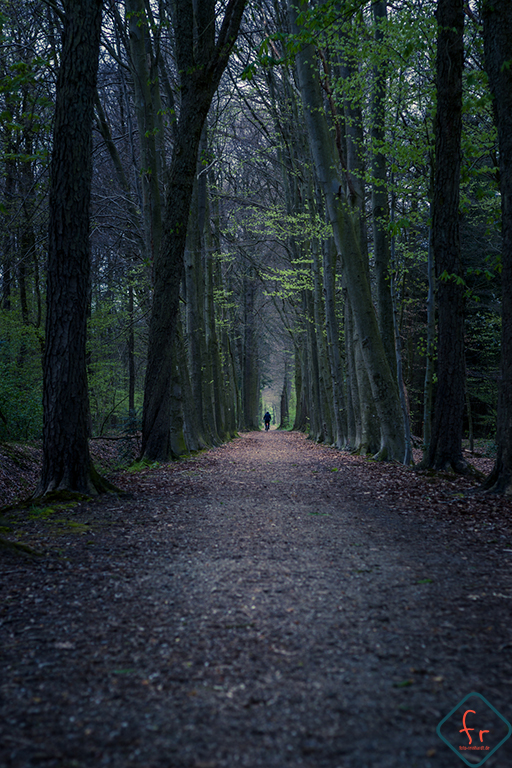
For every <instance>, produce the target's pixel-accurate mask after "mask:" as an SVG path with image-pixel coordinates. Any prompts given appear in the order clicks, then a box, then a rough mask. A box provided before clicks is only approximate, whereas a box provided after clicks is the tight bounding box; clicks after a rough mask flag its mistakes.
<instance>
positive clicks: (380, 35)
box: [371, 0, 396, 376]
mask: <svg viewBox="0 0 512 768" xmlns="http://www.w3.org/2000/svg"><path fill="white" fill-rule="evenodd" d="M372 9H373V17H374V23H375V33H374V38H375V42H376V43H377V45H378V46H379V45H382V43H383V40H384V35H385V31H384V25H385V24H386V22H387V2H386V0H378V2H375V3H373V5H372ZM381 55H382V54H381V51H377V56H379V63H378V64H377V65H376V66H375V67H374V70H373V94H372V131H371V133H372V225H373V257H374V260H375V288H376V291H375V298H376V304H377V318H378V322H379V331H380V335H381V338H382V343H383V345H384V350H385V352H386V357H387V359H388V363H389V367H390V370H391V373H392V375H393V376H395V374H396V353H395V333H394V326H393V304H392V301H391V288H390V283H391V275H390V269H389V267H390V247H389V233H388V223H389V204H388V184H387V181H388V180H387V160H386V155H385V154H384V150H383V144H384V140H385V137H386V134H385V121H386V78H387V68H388V63H387V61H385V60H383V59H381V58H380V57H381Z"/></svg>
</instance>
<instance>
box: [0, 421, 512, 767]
mask: <svg viewBox="0 0 512 768" xmlns="http://www.w3.org/2000/svg"><path fill="white" fill-rule="evenodd" d="M358 466H359V469H357V468H356V467H355V466H354V465H353V464H352V463H351V461H350V457H347V456H346V455H344V454H341V453H339V452H336V451H333V450H331V449H329V448H326V447H322V446H317V445H314V444H313V443H311V442H309V441H307V440H306V439H305V438H304V436H303V435H300V434H296V433H292V434H288V433H279V432H276V431H271V432H269V433H264V432H261V433H250V434H248V435H243V436H242V437H241V438H240V439H238V440H235V441H233V442H232V443H229V444H227V445H224V446H221V447H220V448H218V449H215V450H213V451H209V452H207V453H206V454H204V455H202V456H200V457H198V458H196V459H193V460H191V461H188V462H180V463H178V464H175V465H169V467H162V468H160V469H157V470H155V471H147V472H145V473H142V474H141V475H138V476H134V478H133V479H132V480H131V481H130V482H131V484H132V490H134V491H135V496H134V498H133V499H128V500H117V501H115V502H113V501H112V500H111V499H101V500H98V501H97V502H93V503H91V504H89V505H84V506H83V507H82V508H81V509H80V510H79V511H78V512H75V511H74V512H73V515H74V517H73V519H74V520H75V521H76V520H81V521H82V523H76V525H80V524H82V527H83V530H80V529H77V532H76V533H72V532H70V531H72V529H70V528H69V527H68V528H67V529H65V526H64V529H65V532H63V533H61V538H60V541H61V554H62V555H63V556H64V557H65V558H66V560H65V561H64V564H62V562H63V561H62V560H60V559H57V558H55V557H53V558H50V559H47V560H45V561H44V562H37V563H34V564H32V563H29V564H25V563H24V562H23V563H21V564H20V562H19V561H17V560H16V561H14V560H13V561H12V563H11V562H7V563H6V565H5V567H3V568H2V571H3V576H4V578H3V581H4V583H5V584H6V585H8V589H7V590H5V589H4V596H6V597H7V600H6V601H4V608H5V610H4V611H3V614H2V624H1V625H0V637H1V641H2V648H1V656H0V693H1V694H2V697H3V698H2V703H1V709H0V764H1V765H2V766H4V765H5V766H9V768H29V766H45V768H52V767H53V766H55V767H56V768H89V767H91V768H92V767H93V766H94V768H98V767H99V766H113V767H114V768H128V766H136V767H137V768H160V767H161V768H223V767H226V768H232V767H233V766H248V767H250V768H251V767H252V766H265V767H266V768H271V767H273V766H275V767H276V768H281V767H283V766H290V768H293V767H294V766H307V767H308V768H367V767H368V768H370V767H371V768H402V766H403V768H434V767H435V768H451V767H452V766H456V765H458V764H461V763H459V761H458V759H457V757H456V755H455V754H453V752H452V751H451V750H450V749H449V748H448V747H447V746H446V745H445V744H443V742H442V741H441V740H440V739H439V738H438V737H437V736H436V733H435V728H436V725H437V724H438V722H439V721H440V720H441V718H443V717H444V716H445V715H447V714H448V713H449V712H450V711H451V710H452V709H453V708H454V707H455V706H456V704H457V703H458V702H459V701H460V700H461V699H462V698H463V697H464V696H466V695H467V694H469V693H471V692H473V691H476V692H479V693H481V694H483V695H484V696H485V697H486V698H487V699H488V700H489V701H490V702H491V704H492V705H493V706H494V707H496V708H497V709H498V710H499V711H500V712H501V713H502V714H503V715H504V717H506V718H508V719H509V720H510V719H511V715H512V712H511V703H510V695H509V694H510V690H511V684H512V679H511V678H512V666H511V663H510V662H511V659H510V652H511V645H510V635H509V634H508V631H509V627H510V599H508V598H509V597H510V596H511V595H512V589H511V587H512V583H511V574H510V563H509V562H507V563H506V564H505V566H504V568H503V569H502V570H501V571H500V572H496V566H495V562H491V560H489V559H488V558H487V556H486V555H485V553H482V549H481V548H480V547H478V546H474V547H472V546H471V545H470V542H469V543H468V541H467V540H463V541H462V540H461V539H460V536H459V535H458V533H457V531H456V530H454V529H453V530H452V529H446V528H443V529H442V530H441V528H439V527H438V526H437V524H436V523H435V522H428V521H425V520H423V519H419V520H418V519H416V518H415V517H413V516H412V515H404V514H401V513H400V510H396V509H392V508H390V506H389V505H388V504H387V503H386V501H385V500H383V499H382V498H380V499H379V498H378V496H379V495H380V493H378V491H377V489H376V488H375V487H373V486H372V484H371V482H370V480H369V479H368V478H366V477H365V475H364V472H362V471H361V465H358ZM363 466H364V465H363ZM380 491H382V487H381V488H380ZM472 704H473V703H472ZM472 709H475V706H474V705H473V706H472ZM484 709H485V708H484ZM478 717H479V718H480V719H479V724H478V728H480V727H483V726H482V725H481V723H482V722H483V720H482V717H483V714H482V713H480V711H479V713H478ZM494 725H495V726H496V725H497V727H498V729H499V726H500V725H501V721H498V723H497V724H496V723H495V724H494ZM452 726H453V727H452V731H453V733H454V734H456V733H457V731H458V729H460V728H461V727H462V725H461V724H460V723H459V721H458V719H457V720H456V721H455V720H454V722H453V723H452ZM454 738H455V736H454ZM464 738H465V737H464ZM465 754H468V755H469V757H468V758H467V759H468V760H469V761H471V759H472V756H473V754H476V755H479V757H478V758H477V759H478V760H481V759H482V757H481V756H480V754H481V753H478V752H477V753H465ZM471 764H477V762H476V760H475V759H474V758H473V763H471ZM511 764H512V739H511V740H510V741H508V742H507V743H506V744H504V745H503V746H502V747H501V748H500V749H499V750H498V751H497V752H496V753H495V754H494V755H492V756H491V758H490V759H489V760H488V761H487V763H486V766H488V768H505V767H507V768H510V765H511Z"/></svg>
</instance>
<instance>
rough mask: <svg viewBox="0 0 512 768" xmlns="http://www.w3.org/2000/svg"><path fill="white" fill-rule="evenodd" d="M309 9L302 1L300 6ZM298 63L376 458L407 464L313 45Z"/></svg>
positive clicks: (398, 412)
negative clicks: (367, 391)
mask: <svg viewBox="0 0 512 768" xmlns="http://www.w3.org/2000/svg"><path fill="white" fill-rule="evenodd" d="M305 5H306V3H305V2H304V0H303V2H301V3H300V7H301V8H302V7H304V6H305ZM289 11H290V17H291V21H292V28H293V29H295V30H296V29H297V25H296V16H297V11H296V9H295V6H294V3H293V2H292V0H289ZM296 63H297V71H298V75H299V82H300V89H301V94H302V98H303V103H304V109H305V117H306V124H307V127H308V134H309V137H310V143H311V151H312V155H313V158H314V162H315V166H316V170H317V173H318V177H319V180H320V183H321V185H322V188H323V192H324V195H325V199H326V204H327V212H328V215H329V220H330V222H331V224H332V227H333V233H334V239H335V242H336V247H337V248H338V250H339V253H340V255H341V259H342V268H343V272H344V274H345V275H346V279H347V287H348V290H349V292H350V294H351V300H352V304H353V306H354V307H357V312H356V313H355V323H356V326H357V331H358V335H359V337H360V339H361V341H362V352H363V356H364V361H365V365H366V368H367V372H368V377H369V380H370V385H371V390H372V396H373V400H374V403H375V408H376V411H377V414H378V417H379V424H380V430H381V439H380V448H379V451H378V455H377V456H376V458H379V459H396V460H397V461H403V457H404V429H403V418H402V413H401V409H400V403H399V399H398V392H397V389H396V385H395V381H394V377H393V375H392V373H391V370H390V367H389V363H388V361H387V358H386V354H385V351H384V347H383V344H382V339H381V337H380V334H379V329H378V325H377V318H376V316H375V311H374V308H373V303H372V297H371V292H370V286H369V284H368V280H367V278H366V274H365V271H364V264H363V259H362V256H361V250H360V245H359V239H358V237H357V236H356V232H355V225H354V221H353V217H352V216H351V213H350V210H349V207H348V201H347V200H346V199H342V198H343V197H344V195H343V184H342V174H341V170H340V168H339V164H338V163H336V162H335V160H334V156H333V151H332V141H331V137H330V134H329V130H328V125H327V120H326V115H325V112H324V110H323V102H322V95H321V92H320V86H319V82H318V76H317V73H316V66H315V56H314V49H313V46H312V45H307V46H305V47H304V48H303V50H302V51H301V52H300V53H299V54H298V55H297V57H296Z"/></svg>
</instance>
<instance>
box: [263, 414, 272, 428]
mask: <svg viewBox="0 0 512 768" xmlns="http://www.w3.org/2000/svg"><path fill="white" fill-rule="evenodd" d="M271 420H272V416H271V415H270V413H269V412H268V411H267V412H266V414H265V415H264V417H263V421H264V422H265V432H268V430H269V428H270V422H271Z"/></svg>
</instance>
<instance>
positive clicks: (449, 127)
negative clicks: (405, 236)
mask: <svg viewBox="0 0 512 768" xmlns="http://www.w3.org/2000/svg"><path fill="white" fill-rule="evenodd" d="M437 23H438V38H437V113H436V163H435V178H434V200H433V222H432V238H433V248H434V259H435V270H436V278H437V301H438V323H439V325H438V349H437V359H438V365H437V381H438V383H437V391H436V399H435V406H434V419H433V424H432V435H431V439H430V445H429V450H428V454H426V457H425V459H424V460H423V461H422V466H428V467H432V468H434V469H452V470H454V471H455V472H464V471H465V470H466V469H467V464H466V462H465V461H464V459H463V457H462V434H463V419H464V407H465V359H464V290H465V286H464V283H463V266H462V260H461V252H460V234H459V197H460V195H459V185H460V155H461V133H462V71H463V68H464V42H463V34H464V10H463V0H439V2H438V5H437Z"/></svg>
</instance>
